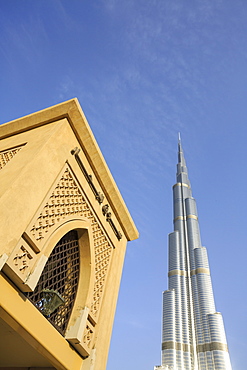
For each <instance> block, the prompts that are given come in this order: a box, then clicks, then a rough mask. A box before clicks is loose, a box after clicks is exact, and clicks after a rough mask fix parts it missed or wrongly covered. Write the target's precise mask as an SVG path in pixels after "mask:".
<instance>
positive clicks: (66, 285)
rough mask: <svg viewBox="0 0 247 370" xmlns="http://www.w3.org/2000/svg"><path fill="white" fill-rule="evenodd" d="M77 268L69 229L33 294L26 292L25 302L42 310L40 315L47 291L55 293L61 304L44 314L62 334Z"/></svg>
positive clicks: (76, 247)
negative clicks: (28, 301)
mask: <svg viewBox="0 0 247 370" xmlns="http://www.w3.org/2000/svg"><path fill="white" fill-rule="evenodd" d="M79 267H80V255H79V243H78V234H77V231H76V230H72V231H69V232H68V233H67V234H66V235H64V236H63V237H62V239H60V241H59V242H58V243H57V245H56V246H55V248H54V249H53V251H52V253H51V254H50V257H49V259H48V261H47V262H46V265H45V267H44V270H43V272H42V274H41V276H40V279H39V281H38V284H37V286H36V288H35V290H34V292H30V293H26V296H27V297H28V299H29V300H30V301H31V302H32V303H33V304H34V305H35V306H36V307H37V309H38V310H39V311H41V312H42V311H43V314H44V312H46V311H47V310H45V309H44V307H45V304H46V303H47V300H46V298H44V297H45V294H47V293H45V292H47V290H51V291H55V292H56V293H57V295H59V296H60V297H61V298H62V301H63V303H62V304H61V305H60V306H59V307H58V308H57V309H55V311H53V312H52V313H51V314H48V315H45V314H44V315H45V317H46V318H47V320H49V322H50V323H51V324H52V325H53V326H54V327H55V328H56V329H57V330H58V331H59V332H60V333H61V334H62V335H64V334H65V331H66V328H67V325H68V322H69V318H70V315H71V312H72V308H73V305H74V302H75V297H76V292H77V286H78V281H79ZM44 291H45V292H44Z"/></svg>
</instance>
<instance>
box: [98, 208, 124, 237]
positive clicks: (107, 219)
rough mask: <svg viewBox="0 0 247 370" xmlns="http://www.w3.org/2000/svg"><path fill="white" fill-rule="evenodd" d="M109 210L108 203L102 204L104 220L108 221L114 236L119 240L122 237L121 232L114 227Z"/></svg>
mask: <svg viewBox="0 0 247 370" xmlns="http://www.w3.org/2000/svg"><path fill="white" fill-rule="evenodd" d="M109 210H110V207H109V205H108V204H105V205H104V206H102V213H103V215H104V216H106V221H107V222H109V224H110V226H111V228H112V230H113V232H114V234H115V235H116V237H117V238H118V240H121V239H122V237H123V236H122V234H121V232H120V231H119V230H118V229H117V228H116V226H115V224H114V222H113V221H112V218H111V212H109Z"/></svg>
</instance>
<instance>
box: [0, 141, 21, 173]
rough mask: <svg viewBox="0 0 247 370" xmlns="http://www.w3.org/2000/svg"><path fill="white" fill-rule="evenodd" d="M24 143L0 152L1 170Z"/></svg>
mask: <svg viewBox="0 0 247 370" xmlns="http://www.w3.org/2000/svg"><path fill="white" fill-rule="evenodd" d="M22 147H23V145H21V146H18V147H15V148H12V149H9V150H4V151H2V152H0V170H1V169H2V168H3V167H4V166H5V165H6V164H7V163H8V162H9V161H10V160H11V159H12V158H13V157H14V156H15V155H16V153H18V152H19V150H21V148H22Z"/></svg>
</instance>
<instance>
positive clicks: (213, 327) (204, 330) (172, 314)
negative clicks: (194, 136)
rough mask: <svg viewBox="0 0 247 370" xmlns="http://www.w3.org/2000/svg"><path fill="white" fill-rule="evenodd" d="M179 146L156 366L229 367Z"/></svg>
mask: <svg viewBox="0 0 247 370" xmlns="http://www.w3.org/2000/svg"><path fill="white" fill-rule="evenodd" d="M178 147H179V151H178V164H177V183H176V184H175V185H174V186H173V202H174V232H172V233H171V234H170V235H169V272H168V279H169V289H168V290H166V291H164V292H163V327H162V359H161V366H156V367H155V369H156V370H163V369H164V370H170V369H173V370H231V369H232V367H231V363H230V357H229V353H228V347H227V342H226V336H225V330H224V324H223V319H222V316H221V314H220V313H219V312H216V309H215V303H214V296H213V290H212V283H211V277H210V270H209V264H208V258H207V250H206V248H205V247H202V245H201V240H200V230H199V224H198V217H197V210H196V202H195V199H194V198H193V197H192V193H191V187H190V182H189V179H188V172H187V168H186V163H185V159H184V155H183V150H182V146H181V142H180V139H179V145H178Z"/></svg>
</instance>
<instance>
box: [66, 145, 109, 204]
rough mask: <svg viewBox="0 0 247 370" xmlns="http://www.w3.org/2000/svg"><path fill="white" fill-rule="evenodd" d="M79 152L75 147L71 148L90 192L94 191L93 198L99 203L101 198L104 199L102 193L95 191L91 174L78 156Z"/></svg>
mask: <svg viewBox="0 0 247 370" xmlns="http://www.w3.org/2000/svg"><path fill="white" fill-rule="evenodd" d="M79 153H80V149H79V148H77V147H75V148H74V149H72V150H71V154H72V155H74V157H75V159H76V162H77V163H78V166H79V168H80V170H81V171H82V173H83V175H84V176H85V178H86V180H87V182H88V184H89V186H90V188H91V190H92V192H93V193H94V195H95V199H96V200H97V201H98V202H99V204H101V203H103V200H104V194H102V193H100V192H99V191H97V189H96V187H95V185H94V183H93V176H92V175H89V174H88V172H87V170H86V168H85V167H84V165H83V163H82V161H81V159H80V157H79Z"/></svg>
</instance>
